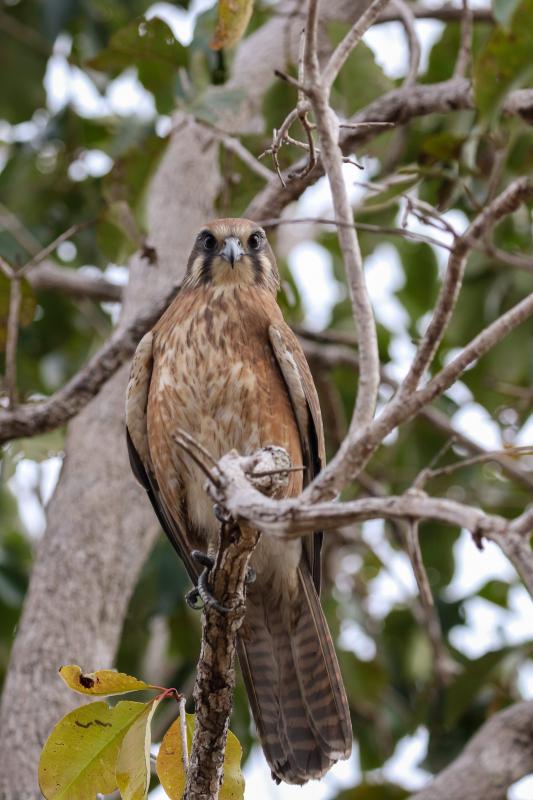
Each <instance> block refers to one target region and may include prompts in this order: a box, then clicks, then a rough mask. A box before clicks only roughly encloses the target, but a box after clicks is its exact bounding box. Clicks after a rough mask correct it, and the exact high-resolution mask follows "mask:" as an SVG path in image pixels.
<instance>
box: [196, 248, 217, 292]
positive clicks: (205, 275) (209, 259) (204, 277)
mask: <svg viewBox="0 0 533 800" xmlns="http://www.w3.org/2000/svg"><path fill="white" fill-rule="evenodd" d="M215 255H216V253H205V254H204V260H203V261H202V268H201V270H200V275H199V277H198V283H199V284H200V285H205V284H206V283H209V282H210V281H211V278H212V277H213V270H212V265H213V259H214V258H215Z"/></svg>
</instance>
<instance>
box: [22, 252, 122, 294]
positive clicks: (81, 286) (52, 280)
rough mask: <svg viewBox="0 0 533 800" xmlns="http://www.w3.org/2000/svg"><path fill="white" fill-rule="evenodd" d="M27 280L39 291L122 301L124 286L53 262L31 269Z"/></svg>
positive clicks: (43, 263) (46, 262)
mask: <svg viewBox="0 0 533 800" xmlns="http://www.w3.org/2000/svg"><path fill="white" fill-rule="evenodd" d="M26 279H27V280H28V282H29V283H30V285H31V286H33V288H34V289H37V290H52V291H59V292H64V294H67V295H69V296H71V297H80V298H81V297H88V298H89V299H91V300H97V301H108V302H112V303H119V302H120V301H121V300H122V286H120V285H119V284H118V283H112V281H109V280H107V278H104V276H103V275H101V276H100V275H89V274H87V273H85V272H83V271H82V270H79V269H69V268H68V267H60V266H58V265H57V264H54V263H53V262H52V261H45V262H42V263H41V264H39V265H37V266H33V267H30V268H29V269H28V272H27V274H26Z"/></svg>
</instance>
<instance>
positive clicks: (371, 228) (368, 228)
mask: <svg viewBox="0 0 533 800" xmlns="http://www.w3.org/2000/svg"><path fill="white" fill-rule="evenodd" d="M309 223H316V224H319V225H336V226H337V227H339V228H354V229H355V230H356V231H364V232H365V233H375V234H377V235H379V236H400V237H401V238H402V239H410V240H412V241H414V242H425V243H426V244H432V245H434V246H435V247H442V248H443V249H444V250H448V251H451V250H452V247H451V245H449V244H446V243H445V242H443V241H441V240H440V239H434V238H433V237H432V236H426V235H425V234H423V233H416V232H415V231H410V230H409V229H407V228H391V227H387V226H384V225H372V224H371V223H369V222H353V221H352V222H342V221H341V220H337V219H329V218H328V217H275V218H272V219H259V220H258V224H259V225H261V226H262V227H263V228H277V227H279V226H280V225H299V224H300V225H301V224H309Z"/></svg>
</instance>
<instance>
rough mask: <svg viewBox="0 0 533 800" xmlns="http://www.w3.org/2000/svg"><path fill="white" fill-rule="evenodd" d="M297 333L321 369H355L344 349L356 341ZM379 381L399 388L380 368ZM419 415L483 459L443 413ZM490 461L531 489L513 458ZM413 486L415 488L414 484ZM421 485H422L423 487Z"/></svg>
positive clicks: (422, 412) (531, 480) (428, 410)
mask: <svg viewBox="0 0 533 800" xmlns="http://www.w3.org/2000/svg"><path fill="white" fill-rule="evenodd" d="M296 332H297V333H298V335H299V336H300V337H301V344H302V347H303V349H304V352H305V354H306V356H307V358H308V359H309V360H310V361H316V362H318V363H320V364H322V365H323V366H327V367H328V368H329V369H333V368H335V367H347V368H348V369H351V370H356V369H358V366H359V361H358V358H357V354H356V353H354V352H353V350H351V349H350V347H348V346H346V345H350V346H353V345H354V344H355V342H353V341H350V340H349V338H347V337H346V336H344V337H343V336H342V335H341V332H335V333H333V332H327V331H322V332H321V333H320V334H315V333H311V334H309V332H307V331H303V330H301V329H297V330H296ZM337 336H340V344H337V343H336V342H335V338H336V337H337ZM310 337H312V338H310ZM318 337H320V338H321V340H322V341H323V342H324V343H325V346H324V344H322V345H321V346H319V347H317V346H316V345H313V344H312V343H311V342H312V340H313V339H315V340H316V339H317V338H318ZM381 379H382V382H383V383H384V384H386V385H388V386H390V387H391V388H392V389H397V388H398V383H397V382H396V381H394V380H393V379H392V378H391V377H390V376H389V375H388V374H387V371H386V369H382V373H381ZM418 414H420V416H421V417H423V418H424V419H426V420H427V421H428V422H430V423H431V424H432V425H434V426H435V427H436V428H438V429H439V430H440V431H442V433H444V434H446V435H447V436H449V437H451V438H453V440H454V441H455V442H456V443H457V444H460V445H461V446H462V447H465V448H466V449H467V450H468V451H469V452H471V453H477V454H479V455H483V456H485V455H486V453H487V451H486V450H485V449H484V448H483V447H481V446H480V445H479V444H478V443H477V442H475V441H474V440H473V439H470V438H469V437H468V436H467V435H466V434H464V433H463V432H461V431H459V430H457V429H456V428H454V426H453V425H452V423H451V421H450V420H449V419H448V417H447V416H446V414H444V413H443V412H442V411H440V410H439V409H438V408H432V407H429V406H423V407H422V408H421V409H420V410H419V411H418ZM492 458H493V459H494V461H496V462H497V463H498V464H499V465H500V467H501V469H502V470H503V472H504V473H505V474H506V475H508V476H509V477H510V478H512V479H513V480H516V481H518V482H519V483H521V484H522V485H523V486H526V487H527V488H528V489H533V476H530V475H527V474H526V473H525V472H524V471H523V470H521V469H520V467H519V466H518V465H517V464H516V463H515V461H514V460H513V459H512V458H509V457H508V456H506V455H504V454H503V453H502V454H501V455H497V454H494V453H493V455H492ZM415 485H417V484H416V481H415ZM421 485H422V486H423V484H421Z"/></svg>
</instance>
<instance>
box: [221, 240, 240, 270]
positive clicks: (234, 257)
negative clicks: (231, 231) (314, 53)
mask: <svg viewBox="0 0 533 800" xmlns="http://www.w3.org/2000/svg"><path fill="white" fill-rule="evenodd" d="M243 255H244V250H243V249H242V244H241V243H240V241H239V239H237V237H236V236H228V238H227V239H225V240H224V247H223V248H222V250H221V251H220V256H221V257H222V258H223V259H225V260H226V261H229V263H230V264H231V266H232V267H233V266H234V265H235V262H236V261H238V260H239V259H240V258H241V257H242V256H243Z"/></svg>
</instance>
